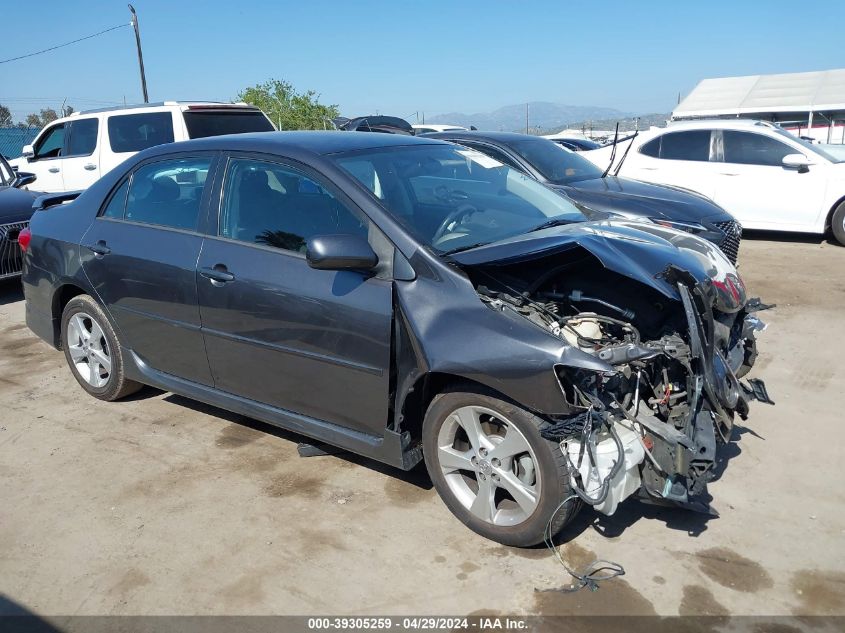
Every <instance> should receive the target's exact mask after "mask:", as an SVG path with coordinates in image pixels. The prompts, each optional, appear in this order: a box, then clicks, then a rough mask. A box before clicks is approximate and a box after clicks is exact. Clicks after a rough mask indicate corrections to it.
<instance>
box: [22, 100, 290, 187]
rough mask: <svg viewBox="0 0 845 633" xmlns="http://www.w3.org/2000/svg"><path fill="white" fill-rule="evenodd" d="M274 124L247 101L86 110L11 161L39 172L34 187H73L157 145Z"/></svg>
mask: <svg viewBox="0 0 845 633" xmlns="http://www.w3.org/2000/svg"><path fill="white" fill-rule="evenodd" d="M274 129H275V128H274V127H273V124H272V123H271V122H270V120H269V119H268V118H267V116H266V115H265V114H264V113H263V112H262V111H261V110H259V109H258V108H255V107H253V106H249V105H246V104H245V103H213V102H208V101H203V102H198V101H197V102H193V101H192V102H177V101H165V102H163V103H152V104H144V105H139V106H130V107H120V108H106V109H103V110H87V111H85V112H74V113H73V114H71V115H70V116H67V117H64V118H61V119H57V120H56V121H53V122H52V123H50V124H49V125H47V126H45V127H44V129H43V130H41V132H39V134H38V136H37V137H36V138H35V140H34V141H33V142H32V145H27V146H26V147H24V148H23V156H21V157H20V158H16V159H14V160H12V161H9V162H10V164H11V165H12V166H13V167H17V168H18V170H19V171H22V172H24V171H27V172H32V173H34V174H36V176H37V179H36V181H35V183H33V184H32V185H31V187H30V188H32V189H37V190H38V191H47V192H57V191H74V190H77V189H86V188H87V187H88V186H89V185H91V184H92V183H94V181H96V180H97V179H98V178H99V177H100V176H102V175H103V174H105V173H106V172H107V171H109V170H110V169H112V168H113V167H116V166H117V165H119V164H120V163H122V162H123V161H124V160H126V159H127V158H129V157H130V156H132V155H133V154H134V153H136V152H140V151H141V150H142V149H146V148H148V147H152V146H153V145H161V144H162V143H172V142H174V141H183V140H186V139H189V138H201V137H204V136H216V135H218V134H236V133H240V132H271V131H273V130H274Z"/></svg>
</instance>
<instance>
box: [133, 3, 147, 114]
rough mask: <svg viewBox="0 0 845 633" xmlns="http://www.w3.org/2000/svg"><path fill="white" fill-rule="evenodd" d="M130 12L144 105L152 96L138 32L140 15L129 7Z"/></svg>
mask: <svg viewBox="0 0 845 633" xmlns="http://www.w3.org/2000/svg"><path fill="white" fill-rule="evenodd" d="M129 12H130V13H131V14H132V22H130V24H131V25H132V26H133V28H134V29H135V45H136V46H137V47H138V66H139V67H140V68H141V90H143V92H144V103H149V102H150V96H149V95H148V94H147V76H146V75H145V74H144V55H143V54H142V53H141V32H140V31H139V30H138V14H137V13H135V7H133V6H132V5H131V4H130V5H129Z"/></svg>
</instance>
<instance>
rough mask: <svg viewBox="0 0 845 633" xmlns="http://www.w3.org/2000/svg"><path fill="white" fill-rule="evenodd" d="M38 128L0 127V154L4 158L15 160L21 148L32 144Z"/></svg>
mask: <svg viewBox="0 0 845 633" xmlns="http://www.w3.org/2000/svg"><path fill="white" fill-rule="evenodd" d="M39 130H40V128H36V127H0V154H3V156H5V157H6V158H17V157H18V156H20V155H21V148H23V146H24V145H28V144H30V143H32V141H33V139H35V136H36V135H37V134H38V132H39Z"/></svg>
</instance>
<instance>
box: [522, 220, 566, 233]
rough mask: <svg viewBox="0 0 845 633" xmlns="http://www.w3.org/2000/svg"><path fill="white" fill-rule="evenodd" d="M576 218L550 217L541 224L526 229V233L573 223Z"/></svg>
mask: <svg viewBox="0 0 845 633" xmlns="http://www.w3.org/2000/svg"><path fill="white" fill-rule="evenodd" d="M577 221H578V220H566V219H564V218H552V219H551V220H548V221H547V222H543V223H542V224H538V225H537V226H535V227H534V228H533V229H528V230H527V231H526V233H533V232H534V231H542V230H543V229H550V228H552V227H553V226H563V225H564V224H573V223H575V222H577Z"/></svg>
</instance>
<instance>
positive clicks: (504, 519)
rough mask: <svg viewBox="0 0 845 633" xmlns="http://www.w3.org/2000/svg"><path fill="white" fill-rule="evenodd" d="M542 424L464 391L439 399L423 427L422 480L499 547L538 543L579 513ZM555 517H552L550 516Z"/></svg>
mask: <svg viewBox="0 0 845 633" xmlns="http://www.w3.org/2000/svg"><path fill="white" fill-rule="evenodd" d="M542 422H543V421H542V420H541V419H540V418H539V417H537V416H536V415H534V414H532V413H531V412H529V411H527V410H526V409H524V408H522V407H520V406H518V405H516V404H513V403H511V402H507V401H505V400H502V399H501V398H499V397H497V396H496V395H495V394H493V393H492V392H489V391H486V390H482V389H476V388H475V387H471V386H465V387H463V388H461V390H451V391H446V392H444V393H441V394H438V395H437V396H436V397H435V398H434V399H433V400H432V402H431V405H430V406H429V408H428V411H427V412H426V416H425V420H424V422H423V452H424V455H425V464H426V468H427V470H428V474H429V476H430V477H431V480H432V482H433V483H434V487H435V488H436V489H437V492H438V493H439V494H440V497H441V498H442V499H443V502H444V503H445V504H446V506H447V507H448V508H449V510H451V511H452V513H453V514H454V515H455V516H456V517H457V518H458V519H460V521H461V522H463V523H464V524H465V525H466V526H467V527H469V528H470V529H471V530H473V531H474V532H477V533H478V534H480V535H482V536H484V537H486V538H489V539H491V540H493V541H497V542H499V543H502V544H504V545H511V546H516V547H529V546H531V545H536V544H537V543H541V542H542V541H543V535H544V532H545V530H546V526H547V524H548V523H549V520H550V519H551V535H552V536H554V535H555V534H557V533H558V532H559V531H560V530H561V529H562V528H563V526H564V525H566V524H567V523H568V522H569V521H571V520H572V518H573V517H574V516H575V515H576V514H577V512H578V510H579V509H580V506H581V503H580V501H578V500H577V499H573V500H570V501H569V502H567V503H566V504H564V505H563V507H559V506H560V504H561V502H562V501H563V500H564V499H566V498H567V497H569V496H570V494H571V492H572V490H571V487H570V485H569V471H568V468H567V465H566V458H565V456H564V455H563V453H562V452H561V449H560V445H559V444H558V443H557V442H553V441H550V440H546V439H544V438H543V437H542V436H541V435H540V432H539V427H540V425H541V424H542ZM553 514H554V518H553V519H552V515H553Z"/></svg>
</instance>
